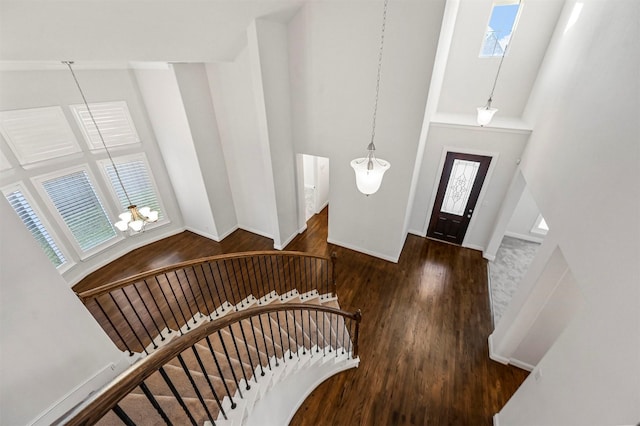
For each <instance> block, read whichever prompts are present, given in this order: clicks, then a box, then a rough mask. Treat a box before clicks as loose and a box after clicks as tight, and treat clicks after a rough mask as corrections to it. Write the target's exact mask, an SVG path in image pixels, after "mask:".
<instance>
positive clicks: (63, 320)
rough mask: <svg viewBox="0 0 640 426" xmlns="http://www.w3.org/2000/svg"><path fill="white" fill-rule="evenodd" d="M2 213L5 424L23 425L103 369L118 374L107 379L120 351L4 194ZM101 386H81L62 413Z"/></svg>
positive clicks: (1, 401)
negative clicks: (53, 263) (72, 289)
mask: <svg viewBox="0 0 640 426" xmlns="http://www.w3.org/2000/svg"><path fill="white" fill-rule="evenodd" d="M0 218H1V220H0V235H2V243H1V244H0V262H1V264H0V294H2V298H1V299H0V358H1V359H2V362H1V363H0V407H1V409H0V423H2V424H3V425H24V424H27V423H30V422H31V421H32V420H35V419H36V418H37V417H39V415H40V414H41V413H44V412H45V411H47V409H48V408H49V407H51V406H52V405H53V404H54V403H56V402H57V401H58V400H59V399H61V398H63V397H64V396H65V395H67V394H68V393H70V392H72V391H73V390H74V388H76V387H77V386H81V385H83V384H84V382H85V381H87V380H89V379H90V378H91V377H92V376H94V375H96V374H98V375H100V373H101V372H102V370H103V369H104V368H105V367H107V372H108V373H112V375H107V376H106V377H104V378H106V379H110V378H112V377H113V376H115V374H116V371H113V372H112V370H111V369H110V368H108V366H109V365H110V364H111V363H118V362H119V360H121V359H122V353H121V352H120V351H119V350H118V349H117V348H116V347H115V345H114V344H113V343H112V342H111V340H109V338H108V337H107V335H106V334H105V333H104V331H103V330H102V329H101V328H100V326H99V325H98V323H97V322H96V321H95V319H93V317H92V316H91V315H90V314H89V312H88V311H87V310H86V308H85V307H84V305H83V304H82V303H81V302H80V300H79V299H78V298H77V297H76V296H75V294H73V292H72V291H71V290H70V289H69V286H68V285H67V283H66V282H65V280H64V279H63V278H62V277H61V276H60V274H58V272H57V271H56V269H55V268H54V267H53V265H52V264H51V262H50V261H49V259H48V258H47V257H46V255H45V254H44V252H43V251H42V250H41V249H40V247H39V246H38V245H37V243H36V241H35V240H34V239H33V237H32V236H31V234H30V233H29V231H27V229H26V228H25V227H24V225H23V224H22V222H21V221H20V219H19V218H18V216H17V215H16V214H15V213H14V212H13V210H12V209H11V207H10V206H9V203H7V201H6V200H5V199H4V197H2V200H0ZM103 383H104V382H102V383H99V384H97V385H96V386H95V387H91V386H88V387H83V389H82V392H79V393H78V394H75V395H72V396H71V397H69V398H68V399H67V400H66V401H64V403H63V404H62V406H61V407H58V415H61V414H63V413H64V411H65V409H70V408H71V407H72V406H73V405H74V404H76V403H78V402H80V400H81V399H80V398H84V397H86V395H87V394H88V393H89V392H91V391H93V390H96V389H97V388H98V387H99V386H100V385H102V384H103ZM60 409H62V412H60ZM54 418H56V416H54V417H53V418H49V419H48V420H49V421H51V420H53V419H54ZM47 424H49V423H47Z"/></svg>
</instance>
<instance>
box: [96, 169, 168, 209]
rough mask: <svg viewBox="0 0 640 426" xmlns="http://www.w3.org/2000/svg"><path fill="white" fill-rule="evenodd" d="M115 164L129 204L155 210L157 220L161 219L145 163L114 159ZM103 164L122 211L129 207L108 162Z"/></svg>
mask: <svg viewBox="0 0 640 426" xmlns="http://www.w3.org/2000/svg"><path fill="white" fill-rule="evenodd" d="M115 162H116V167H117V168H118V174H119V175H120V179H122V183H123V184H124V187H125V189H126V191H127V194H129V198H130V199H131V202H132V203H134V204H135V205H137V206H138V207H150V208H151V210H157V211H158V212H159V218H160V219H162V218H163V217H164V216H163V214H162V209H161V208H160V202H159V199H158V196H157V194H156V190H155V187H154V185H153V181H152V178H151V173H150V171H149V169H148V167H147V164H146V162H145V161H144V160H143V159H142V158H140V159H133V160H118V159H115ZM103 164H104V168H105V171H106V173H107V176H108V177H109V181H110V183H111V186H112V188H113V190H114V192H115V193H116V195H117V197H118V201H119V202H120V206H121V207H122V210H123V211H124V210H125V209H126V208H127V207H128V206H129V202H128V201H127V197H126V196H125V194H124V191H123V190H122V186H121V185H120V182H119V181H118V177H117V176H116V172H115V170H114V168H113V166H112V165H111V163H110V162H104V163H103Z"/></svg>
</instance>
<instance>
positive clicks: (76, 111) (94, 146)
mask: <svg viewBox="0 0 640 426" xmlns="http://www.w3.org/2000/svg"><path fill="white" fill-rule="evenodd" d="M109 105H112V106H114V107H116V106H118V107H120V108H122V110H123V112H124V119H125V120H126V121H127V123H128V125H129V128H130V129H131V138H132V140H129V141H127V140H125V141H122V140H119V141H116V143H114V142H113V141H109V139H108V138H106V137H105V139H106V140H105V144H106V145H107V147H108V148H118V147H126V146H130V145H135V144H139V143H141V140H140V135H139V134H138V130H137V129H136V126H135V123H134V122H133V118H132V117H131V111H130V110H129V105H128V104H127V101H106V102H90V103H89V109H91V111H92V112H95V109H99V108H100V107H102V106H109ZM68 107H69V110H70V111H71V114H72V115H73V118H74V119H75V122H76V126H77V127H78V129H79V130H80V133H81V134H82V138H83V139H84V141H85V143H86V144H87V148H88V149H89V150H90V151H91V152H94V153H95V152H99V151H100V150H104V146H103V145H102V141H101V140H98V141H94V140H93V139H92V138H91V136H90V134H89V129H88V128H87V126H85V124H84V123H85V122H84V121H83V120H82V117H81V116H80V113H81V112H82V111H86V110H87V108H86V105H85V104H83V103H82V104H70V105H68ZM92 124H93V123H92ZM103 136H105V135H104V134H103Z"/></svg>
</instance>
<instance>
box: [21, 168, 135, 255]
mask: <svg viewBox="0 0 640 426" xmlns="http://www.w3.org/2000/svg"><path fill="white" fill-rule="evenodd" d="M80 171H84V172H85V173H86V174H87V176H88V177H89V182H90V183H91V186H92V187H93V190H94V193H95V194H96V197H98V200H99V201H100V203H101V204H102V207H103V208H104V210H105V213H106V215H107V220H109V222H110V223H111V226H113V224H114V223H115V220H114V218H115V217H117V216H115V215H114V211H113V204H112V202H111V201H110V200H109V198H108V197H105V194H104V193H103V192H102V189H101V187H100V185H99V184H98V181H97V180H96V178H95V176H94V174H93V172H92V171H91V167H90V165H89V164H87V163H82V164H78V165H75V166H71V167H66V168H64V169H60V170H55V171H52V172H49V173H45V174H41V175H38V176H34V177H32V178H31V182H32V183H33V185H34V187H35V188H36V191H38V194H39V195H40V197H41V198H42V200H43V202H44V203H45V205H46V207H47V209H48V211H49V212H50V214H51V215H52V216H53V217H54V218H55V220H56V222H57V223H58V225H59V226H60V228H61V229H62V232H63V234H64V235H65V237H66V238H67V239H68V240H69V241H70V242H71V244H72V245H73V248H74V250H75V252H76V253H77V254H78V256H79V257H80V260H85V259H88V258H89V257H92V256H94V255H96V254H98V253H101V252H102V251H104V250H106V249H107V248H109V247H111V246H113V245H115V244H117V243H119V242H120V241H122V240H124V236H122V235H121V232H120V231H118V229H117V228H115V227H114V230H115V233H116V234H115V237H113V238H111V239H109V240H107V241H104V242H102V243H100V244H98V245H97V246H95V247H93V248H91V249H89V250H87V251H85V250H83V249H82V247H80V244H79V243H78V241H77V240H76V238H75V236H74V235H73V232H71V229H70V228H69V226H68V225H67V223H66V222H65V220H64V218H63V217H62V215H61V214H60V212H58V209H57V208H56V206H55V204H54V203H53V200H51V198H50V197H49V194H48V193H47V191H46V189H45V188H44V182H45V181H48V180H51V179H55V178H59V177H62V176H66V175H69V174H72V173H76V172H80Z"/></svg>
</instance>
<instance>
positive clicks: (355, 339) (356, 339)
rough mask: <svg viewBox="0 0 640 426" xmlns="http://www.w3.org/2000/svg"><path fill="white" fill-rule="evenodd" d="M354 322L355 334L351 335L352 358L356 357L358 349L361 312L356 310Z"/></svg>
mask: <svg viewBox="0 0 640 426" xmlns="http://www.w3.org/2000/svg"><path fill="white" fill-rule="evenodd" d="M354 318H355V320H356V332H355V333H354V335H353V357H354V358H355V357H357V356H358V349H359V347H360V340H359V339H360V321H361V320H362V312H361V311H360V309H358V310H357V311H356V313H355V315H354Z"/></svg>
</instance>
